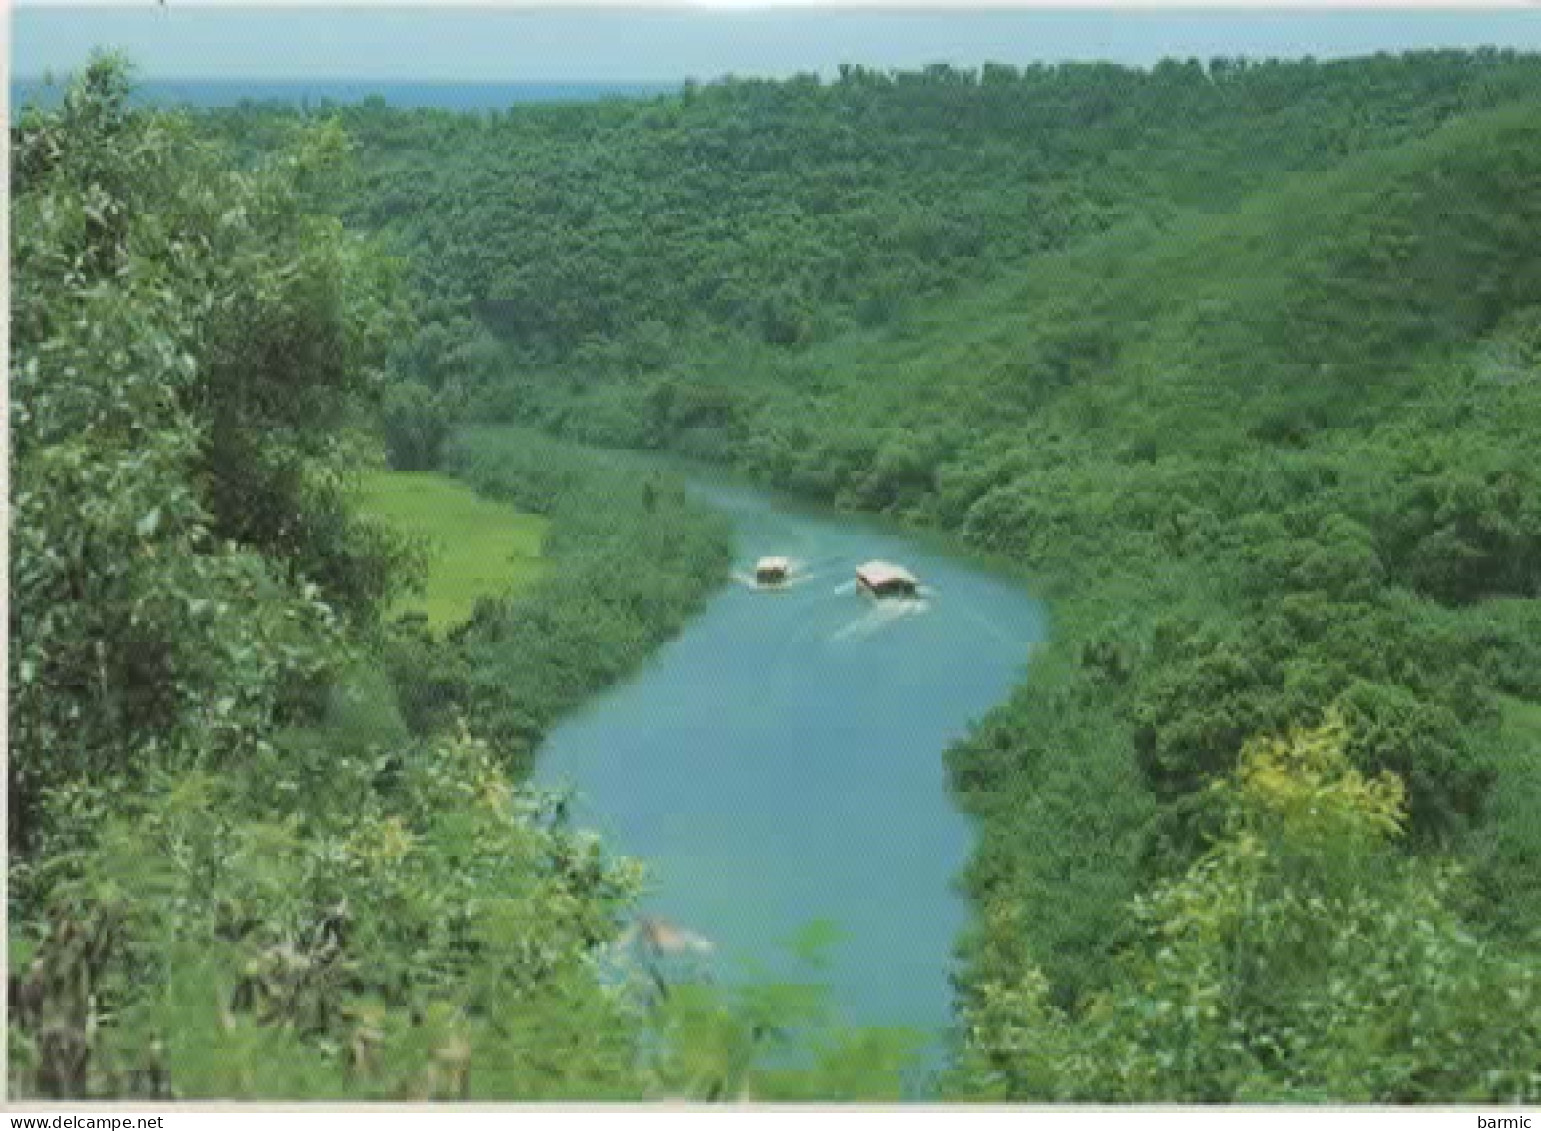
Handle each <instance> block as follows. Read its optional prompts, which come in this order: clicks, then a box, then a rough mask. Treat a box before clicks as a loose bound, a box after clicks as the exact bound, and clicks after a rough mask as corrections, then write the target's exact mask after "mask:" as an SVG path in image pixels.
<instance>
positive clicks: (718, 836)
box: [537, 477, 1045, 1038]
mask: <svg viewBox="0 0 1541 1131" xmlns="http://www.w3.org/2000/svg"><path fill="white" fill-rule="evenodd" d="M692 486H693V489H695V490H696V491H698V492H700V493H701V494H703V495H704V496H706V497H707V498H708V499H709V501H711V502H712V503H713V504H714V505H716V506H717V507H718V508H719V509H721V510H722V511H724V512H726V513H727V514H728V515H729V516H730V517H731V518H732V521H733V525H734V531H735V536H736V566H735V572H736V574H737V576H736V578H735V581H734V582H733V583H732V584H730V585H728V586H727V587H726V588H724V589H723V590H722V591H721V592H720V593H719V594H718V595H717V596H716V597H715V598H714V599H713V600H712V601H711V602H710V604H709V605H708V606H707V608H706V609H705V610H704V612H702V613H701V614H700V615H699V616H698V617H697V618H696V619H695V620H693V621H692V622H691V623H690V624H689V625H688V626H687V627H686V629H685V630H684V632H683V634H682V635H680V636H679V637H678V638H677V639H675V640H674V641H673V642H672V643H670V644H668V645H667V646H665V647H664V648H663V649H662V650H661V651H660V652H659V654H658V655H657V656H656V657H655V658H654V659H653V660H652V661H651V662H650V663H649V664H648V665H647V666H646V668H645V669H644V670H643V671H641V672H640V673H639V674H638V675H637V676H636V677H635V678H633V679H632V680H631V681H629V682H627V683H625V684H624V685H622V686H619V687H617V688H615V689H613V690H611V691H610V692H609V693H607V694H605V695H603V696H601V697H599V698H598V699H596V700H594V701H593V702H592V703H590V704H589V705H588V706H587V707H586V709H584V710H582V711H580V712H578V713H576V714H575V715H573V716H571V717H570V718H569V719H567V720H566V721H565V722H564V723H563V724H562V725H560V726H559V727H557V728H556V730H554V731H553V732H552V733H551V735H550V736H549V737H548V739H547V742H546V743H545V747H544V749H543V751H542V752H541V754H540V756H539V760H538V763H537V765H538V767H539V769H538V771H537V784H540V785H543V786H547V787H566V788H571V789H573V790H574V791H575V798H574V803H573V813H574V817H575V819H576V821H577V822H578V823H579V824H580V825H586V826H588V827H592V828H595V829H597V830H599V831H600V832H602V833H604V834H606V835H607V837H608V839H609V841H610V843H611V844H612V845H613V846H614V847H615V848H616V850H617V851H620V852H622V853H625V854H627V855H631V856H636V857H640V858H641V859H642V860H643V861H645V862H646V863H647V864H648V865H649V866H650V876H651V890H650V893H649V895H648V897H647V899H646V905H647V910H648V912H649V913H650V914H654V915H657V916H659V917H661V918H664V919H666V920H668V921H670V922H671V923H675V924H678V925H679V926H682V927H685V928H687V929H689V930H690V931H693V932H696V933H697V934H699V935H701V936H704V937H705V938H707V939H710V940H711V941H712V943H713V944H714V945H715V950H714V953H713V955H712V958H711V962H712V963H713V964H714V965H715V967H716V970H715V972H714V974H715V976H717V977H721V978H727V979H736V978H743V979H764V980H778V979H780V980H788V979H794V980H799V981H803V982H815V983H820V984H823V985H825V986H826V987H827V992H828V994H829V996H830V998H831V999H832V1005H833V1007H834V1008H835V1010H836V1011H837V1013H838V1015H839V1016H840V1017H841V1018H842V1019H843V1020H845V1021H847V1022H850V1023H854V1024H862V1025H881V1026H901V1027H905V1028H909V1029H915V1030H919V1031H921V1032H922V1033H924V1034H926V1035H928V1036H930V1037H935V1038H940V1036H941V1035H942V1033H943V1032H944V1030H945V1028H946V1027H947V1025H948V1024H949V1022H950V1014H951V996H952V995H951V984H950V981H949V972H950V970H951V968H952V966H953V951H954V946H955V944H956V942H957V939H958V935H959V932H960V930H961V929H962V927H963V926H964V924H965V921H966V906H965V904H964V901H963V900H962V899H961V897H960V896H959V894H958V892H957V888H956V880H957V877H958V876H959V874H960V872H961V870H962V868H963V866H964V864H965V862H966V860H967V858H968V856H969V854H970V851H971V848H972V842H973V835H974V833H973V828H972V823H971V820H970V819H969V818H967V817H966V816H964V815H963V814H962V813H960V812H959V811H958V810H957V808H956V807H955V806H954V804H953V802H952V799H951V797H950V794H949V791H948V787H947V780H946V772H945V768H944V764H943V752H944V751H945V749H946V748H947V746H948V745H949V744H950V743H952V742H953V741H954V740H956V739H957V738H959V737H961V736H962V735H964V734H965V733H966V732H967V729H968V727H969V726H970V724H971V722H972V721H974V720H976V719H978V718H979V717H980V716H982V715H983V714H984V713H985V712H986V711H988V710H989V709H990V708H991V707H992V706H994V705H995V704H997V703H999V702H1001V701H1002V700H1004V698H1005V697H1006V696H1007V694H1008V692H1009V690H1010V688H1011V687H1012V686H1013V684H1015V683H1016V682H1018V681H1019V680H1020V678H1021V676H1022V674H1023V671H1024V668H1025V665H1026V664H1027V663H1028V661H1029V658H1030V656H1031V653H1032V648H1033V645H1034V642H1035V641H1038V640H1040V639H1041V638H1042V636H1043V633H1044V629H1045V619H1044V612H1043V609H1042V607H1041V606H1040V605H1039V604H1038V603H1037V602H1035V601H1034V600H1033V599H1032V598H1031V597H1029V596H1028V595H1027V594H1026V593H1025V592H1024V591H1023V590H1022V589H1021V587H1020V586H1019V585H1018V584H1016V583H1014V582H1012V581H1010V580H1008V579H1005V578H1002V577H998V576H994V575H992V574H991V573H989V572H986V571H985V570H982V569H980V568H978V567H977V566H975V565H972V564H969V563H965V562H962V561H960V560H958V559H956V558H952V557H950V556H948V555H947V554H946V553H945V552H943V551H940V550H938V549H936V548H935V547H932V546H927V545H923V544H921V543H920V542H917V541H915V540H912V539H909V538H906V537H905V536H902V535H900V534H898V533H895V532H894V531H892V530H891V529H885V528H884V527H882V526H879V525H875V524H869V523H865V522H862V521H860V520H852V519H847V518H845V517H843V516H840V517H836V516H830V515H827V514H819V513H814V512H810V511H806V510H802V509H799V508H797V507H795V506H791V505H788V504H786V503H784V502H781V501H779V500H777V499H774V498H772V497H770V496H768V495H766V494H763V493H760V492H756V491H753V490H749V489H745V488H740V487H737V486H725V485H719V484H710V483H707V482H704V481H703V480H701V479H700V478H699V477H698V478H697V479H696V480H695V481H694V482H693V483H692ZM773 554H775V555H786V556H788V557H790V558H792V559H793V560H794V562H795V563H797V567H798V571H799V576H798V577H797V579H796V580H794V582H793V583H792V584H790V585H788V586H787V587H786V588H784V589H780V590H775V591H766V590H762V589H757V588H755V587H754V586H753V585H752V584H751V579H752V572H753V565H754V562H755V561H756V560H757V559H758V558H759V557H760V556H762V555H773ZM873 558H880V559H887V560H890V561H895V562H898V563H901V564H903V565H905V566H907V567H908V568H909V569H911V570H912V571H913V572H914V573H916V574H917V575H918V577H919V578H920V580H921V582H922V585H923V588H922V592H921V597H920V599H919V600H916V601H904V600H897V601H891V600H885V601H874V600H872V599H870V598H867V597H864V596H863V595H861V594H860V593H858V592H857V591H856V588H855V585H854V583H853V578H854V569H855V567H856V566H857V565H858V564H859V563H861V562H863V561H866V560H868V559H873ZM807 932H811V933H814V934H820V935H824V936H827V937H828V938H829V939H831V940H833V941H832V944H831V945H830V946H829V947H828V949H827V952H826V954H825V955H824V961H823V962H822V963H821V965H820V966H819V968H817V969H814V968H811V967H809V966H807V965H806V964H805V963H804V962H803V961H802V960H801V959H799V958H798V957H796V955H795V951H796V947H794V946H793V945H792V943H793V940H794V939H797V938H798V937H799V936H804V935H805V933H807Z"/></svg>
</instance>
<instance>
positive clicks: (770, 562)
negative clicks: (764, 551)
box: [755, 557, 792, 569]
mask: <svg viewBox="0 0 1541 1131" xmlns="http://www.w3.org/2000/svg"><path fill="white" fill-rule="evenodd" d="M791 568H792V561H791V559H790V558H779V557H773V558H761V559H760V560H759V562H758V563H757V564H756V565H755V569H791Z"/></svg>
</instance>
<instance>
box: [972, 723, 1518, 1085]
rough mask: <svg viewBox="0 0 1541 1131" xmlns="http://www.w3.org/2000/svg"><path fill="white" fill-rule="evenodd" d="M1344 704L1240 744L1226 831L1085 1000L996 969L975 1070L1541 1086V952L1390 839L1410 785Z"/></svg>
mask: <svg viewBox="0 0 1541 1131" xmlns="http://www.w3.org/2000/svg"><path fill="white" fill-rule="evenodd" d="M1348 738H1349V732H1348V730H1347V728H1346V726H1345V724H1344V723H1343V722H1342V721H1341V720H1339V719H1337V718H1332V719H1330V720H1329V721H1328V722H1327V723H1326V724H1325V725H1324V726H1322V727H1320V728H1318V729H1315V730H1308V731H1297V732H1295V733H1293V734H1291V735H1289V736H1288V737H1286V738H1272V739H1263V740H1259V741H1256V742H1253V743H1251V744H1250V745H1249V746H1248V747H1247V748H1246V750H1245V751H1244V753H1243V755H1242V759H1241V763H1240V765H1239V767H1238V769H1237V770H1236V772H1235V773H1234V774H1233V775H1232V776H1231V777H1230V778H1228V779H1226V780H1224V781H1223V782H1222V783H1220V784H1218V785H1216V786H1215V787H1214V793H1215V797H1216V800H1217V802H1218V803H1219V804H1221V805H1223V806H1224V807H1225V809H1226V811H1227V812H1228V813H1229V820H1228V826H1227V830H1226V832H1225V834H1224V835H1223V836H1222V837H1221V838H1220V839H1219V840H1218V841H1217V842H1216V843H1215V844H1214V846H1213V847H1212V848H1211V849H1210V851H1209V852H1208V853H1207V854H1206V855H1205V856H1204V857H1203V858H1202V859H1200V860H1199V861H1198V862H1197V863H1196V864H1195V865H1194V866H1193V867H1192V868H1191V869H1189V870H1188V872H1187V873H1186V874H1185V875H1183V876H1181V877H1180V878H1178V879H1176V880H1173V881H1172V882H1169V883H1167V884H1164V885H1162V886H1160V887H1158V888H1157V889H1156V890H1155V891H1154V892H1153V893H1152V894H1151V895H1150V896H1149V897H1147V898H1145V899H1142V900H1139V901H1138V902H1137V904H1136V906H1135V908H1134V914H1135V919H1136V922H1137V924H1138V931H1139V934H1138V938H1137V940H1136V941H1135V942H1134V943H1133V945H1132V946H1131V947H1130V948H1129V949H1128V951H1127V953H1126V954H1124V955H1123V956H1122V964H1123V965H1122V967H1121V969H1120V971H1119V972H1118V974H1117V976H1116V977H1115V978H1114V979H1113V983H1112V986H1111V988H1110V989H1108V990H1107V991H1106V992H1104V993H1102V994H1101V995H1099V996H1098V997H1097V998H1096V999H1095V1000H1093V1001H1092V1002H1091V1003H1090V1004H1089V1005H1088V1006H1087V1007H1086V1008H1085V1009H1084V1010H1083V1011H1081V1012H1080V1013H1078V1014H1075V1015H1071V1014H1067V1013H1065V1012H1063V1011H1061V1010H1059V1009H1057V1008H1055V1007H1054V1006H1053V1005H1052V1004H1050V999H1049V994H1048V987H1047V984H1046V982H1045V980H1044V979H1043V977H1042V975H1041V974H1039V973H1038V971H1037V969H1036V968H1035V967H1034V966H1033V965H1032V964H1031V963H1029V962H1020V963H1019V974H1018V976H1017V977H1016V979H1015V980H1014V981H1010V982H1008V981H1002V980H997V981H994V982H991V983H987V984H984V985H981V986H980V987H979V988H978V992H977V993H976V994H975V995H974V996H973V998H972V1000H971V1001H970V1002H969V1003H968V1007H967V1010H966V1025H967V1047H966V1050H965V1052H964V1054H963V1057H962V1069H961V1077H962V1079H963V1081H964V1088H965V1090H967V1091H969V1092H970V1093H972V1094H981V1095H988V1096H994V1097H1001V1098H1005V1097H1009V1098H1012V1099H1037V1100H1074V1101H1090V1100H1096V1101H1115V1102H1144V1103H1149V1102H1190V1103H1191V1102H1202V1103H1244V1102H1280V1101H1308V1102H1309V1101H1322V1102H1337V1103H1342V1102H1350V1103H1372V1102H1373V1103H1416V1102H1438V1101H1445V1102H1449V1101H1451V1100H1464V1101H1483V1102H1495V1101H1496V1102H1530V1103H1534V1102H1535V1100H1536V1099H1537V1097H1538V1096H1541V1072H1538V1070H1537V1064H1536V1059H1535V1050H1536V1049H1537V1048H1538V1047H1541V967H1538V965H1537V963H1536V961H1535V955H1534V954H1527V955H1512V954H1506V953H1504V952H1503V951H1502V950H1500V949H1498V948H1496V947H1494V946H1493V945H1491V944H1489V943H1487V942H1484V941H1483V940H1482V939H1480V938H1479V937H1477V936H1476V935H1475V934H1473V933H1472V932H1471V931H1470V930H1468V929H1467V928H1466V927H1465V926H1464V925H1463V924H1462V922H1461V919H1460V916H1459V915H1458V914H1457V912H1456V910H1455V904H1456V899H1455V889H1456V885H1457V883H1458V878H1457V877H1456V876H1455V875H1454V874H1453V873H1452V872H1451V871H1449V870H1448V869H1445V868H1441V867H1439V866H1436V865H1435V864H1433V863H1431V862H1429V861H1418V860H1410V859H1408V858H1407V857H1405V856H1403V855H1401V854H1399V853H1398V852H1397V851H1395V848H1394V843H1393V842H1394V841H1395V840H1396V839H1397V838H1398V837H1399V836H1400V835H1401V832H1402V829H1403V826H1404V824H1405V822H1406V808H1405V791H1404V789H1403V787H1402V784H1401V782H1400V780H1399V779H1397V778H1396V777H1395V776H1394V775H1391V774H1389V773H1383V774H1381V775H1379V776H1377V777H1367V776H1366V775H1364V774H1362V773H1360V772H1359V771H1358V770H1356V769H1354V768H1353V767H1352V765H1351V763H1350V761H1349V758H1348V755H1347V754H1346V753H1345V747H1346V745H1347V742H1348Z"/></svg>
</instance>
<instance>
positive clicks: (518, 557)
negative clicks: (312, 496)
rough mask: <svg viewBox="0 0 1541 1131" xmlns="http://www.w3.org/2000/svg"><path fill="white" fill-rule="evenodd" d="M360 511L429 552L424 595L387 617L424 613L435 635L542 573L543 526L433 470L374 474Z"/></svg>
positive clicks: (406, 600) (534, 518)
mask: <svg viewBox="0 0 1541 1131" xmlns="http://www.w3.org/2000/svg"><path fill="white" fill-rule="evenodd" d="M359 505H360V506H361V508H362V509H363V510H364V512H365V513H367V514H371V515H374V516H375V517H377V518H379V519H381V520H382V521H384V522H386V523H389V524H390V526H392V527H393V528H394V529H396V530H399V531H401V532H402V533H404V534H408V535H411V536H413V537H419V538H422V539H424V540H425V541H426V542H427V543H428V547H429V555H430V557H429V563H428V576H427V579H426V584H425V585H424V587H423V592H422V593H420V594H414V595H412V596H409V597H406V598H403V599H402V600H401V601H400V602H398V604H397V606H396V608H395V609H393V610H392V611H393V612H422V613H424V614H426V615H427V617H428V624H429V627H430V628H433V629H434V630H436V631H441V630H443V629H445V628H448V627H450V626H452V625H455V624H459V623H460V622H462V621H464V620H466V619H467V618H469V617H470V615H471V610H472V608H473V607H474V606H475V605H476V601H477V599H478V598H480V597H493V596H499V595H506V594H508V593H511V592H517V591H519V590H521V589H525V588H527V587H528V586H529V585H531V584H533V583H534V582H535V581H536V580H537V579H538V578H539V577H540V576H541V575H542V574H543V573H544V572H545V569H546V564H545V562H544V560H543V559H542V557H541V545H542V542H543V541H544V539H545V536H546V527H547V525H548V523H547V520H546V519H545V518H543V517H541V516H540V515H534V514H526V513H524V512H523V511H518V510H515V509H514V508H513V507H511V506H509V505H508V504H506V503H500V502H495V501H493V500H491V499H487V498H484V497H483V496H481V495H478V494H476V492H474V491H473V490H471V488H470V487H468V486H466V485H465V484H464V483H461V482H460V481H459V480H456V479H451V478H450V477H449V476H447V475H440V474H438V473H437V472H432V471H380V472H372V473H370V474H368V475H366V476H365V477H364V481H363V485H362V490H361V492H360V497H359Z"/></svg>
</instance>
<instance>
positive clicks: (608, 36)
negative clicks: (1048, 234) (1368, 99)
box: [11, 0, 1541, 82]
mask: <svg viewBox="0 0 1541 1131" xmlns="http://www.w3.org/2000/svg"><path fill="white" fill-rule="evenodd" d="M719 2H730V0H719ZM740 2H741V0H740ZM11 42H12V60H11V62H12V70H11V74H12V75H13V76H16V77H34V76H37V75H40V74H42V73H43V72H44V71H45V70H49V69H51V70H53V71H54V72H56V73H58V72H62V71H67V70H70V69H72V68H74V67H76V66H78V65H79V64H80V63H81V62H82V61H83V60H84V59H85V58H86V57H87V55H88V54H89V52H90V50H91V48H92V47H93V46H96V45H99V44H102V45H112V46H115V47H119V48H122V49H124V50H126V51H127V52H128V53H129V55H130V56H131V58H133V60H134V61H135V62H136V63H137V64H138V65H139V68H140V75H141V77H143V78H146V79H165V78H191V77H198V78H232V79H255V78H297V79H318V78H362V79H381V80H397V81H406V80H423V81H442V80H451V79H461V80H481V81H531V82H550V81H560V80H584V79H587V80H602V81H609V80H643V81H655V80H657V81H673V80H678V79H682V78H687V77H694V78H703V79H704V78H711V77H715V76H718V75H721V74H725V73H734V74H740V75H751V74H753V75H787V74H791V73H794V72H797V71H820V72H824V73H829V72H831V71H833V69H834V67H835V66H836V65H837V64H838V63H840V62H859V63H864V64H867V65H870V66H878V67H914V66H919V65H922V64H925V63H928V62H940V61H946V62H952V63H956V64H960V65H977V64H979V63H982V62H986V61H994V62H1008V63H1026V62H1032V61H1035V60H1050V61H1052V60H1065V59H1105V60H1113V61H1117V62H1126V63H1135V64H1148V63H1151V62H1154V61H1156V60H1157V59H1160V58H1162V57H1164V56H1169V55H1175V56H1179V57H1189V56H1194V57H1198V58H1209V57H1212V56H1215V55H1238V54H1244V55H1250V56H1273V57H1298V56H1302V55H1314V56H1316V57H1317V58H1332V57H1340V56H1345V55H1359V54H1366V53H1370V52H1374V51H1377V50H1393V51H1394V50H1404V49H1410V48H1420V47H1459V46H1478V45H1497V46H1505V47H1517V48H1522V49H1530V50H1541V7H1530V8H1515V9H1508V10H1501V9H1490V10H1486V11H1483V10H1475V11H1474V10H1472V9H1470V8H1468V9H1465V10H1453V9H1452V10H1446V11H1429V10H1406V11H1400V12H1399V11H1394V10H1390V9H1385V8H1380V9H1373V8H1372V9H1362V10H1357V11H1355V10H1325V11H1324V10H1309V9H1297V10H1294V11H1288V10H1280V9H1273V10H1253V11H1244V10H1231V11H1217V10H1208V11H1204V10H1198V9H1188V10H1180V9H1167V10H1155V11H1152V10H1148V9H1147V10H1127V9H1126V10H1121V11H1120V10H1109V11H1091V10H1086V9H1077V10H1065V9H1061V10H1048V9H1038V10H1031V9H1028V10H1017V11H999V10H996V11H984V10H978V11H973V12H959V11H957V10H952V11H946V12H938V11H916V10H902V9H890V10H886V11H882V10H878V11H874V10H865V11H862V10H849V9H848V10H844V11H831V10H828V9H825V10H809V9H806V8H765V9H757V10H743V9H742V8H737V7H728V8H707V7H704V6H703V7H696V8H690V9H686V8H674V9H668V10H666V9H656V10H643V9H639V8H619V7H618V8H611V9H603V10H596V9H590V10H587V11H584V10H575V9H572V8H567V9H557V8H552V9H545V10H529V9H526V10H518V9H508V8H501V9H500V8H488V7H481V8H471V7H464V8H454V7H448V6H431V5H426V4H425V5H422V6H417V7H396V8H375V9H370V8H364V7H362V6H341V7H330V8H320V7H306V8H292V7H290V8H285V7H278V6H270V7H256V6H253V7H245V6H236V5H231V4H225V5H212V4H204V5H201V6H189V5H188V4H187V3H185V2H182V3H179V0H169V2H168V3H167V4H166V5H165V6H164V7H163V6H160V5H157V4H154V3H151V2H142V3H139V4H134V5H129V4H122V3H120V4H116V5H112V6H101V7H85V6H73V5H72V6H63V5H57V4H50V5H48V6H34V5H26V4H21V5H19V6H18V7H16V8H15V9H13V25H12V40H11Z"/></svg>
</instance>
